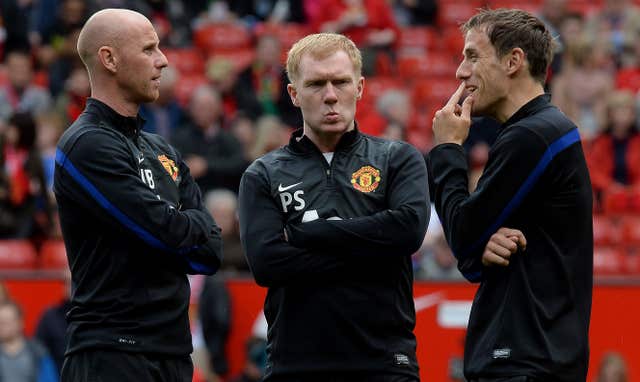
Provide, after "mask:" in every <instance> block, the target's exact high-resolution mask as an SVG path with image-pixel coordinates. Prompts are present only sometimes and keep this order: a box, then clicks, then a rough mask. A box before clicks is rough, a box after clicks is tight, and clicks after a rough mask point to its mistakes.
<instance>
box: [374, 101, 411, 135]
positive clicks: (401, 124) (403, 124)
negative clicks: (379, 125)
mask: <svg viewBox="0 0 640 382" xmlns="http://www.w3.org/2000/svg"><path fill="white" fill-rule="evenodd" d="M376 109H377V111H378V113H380V115H381V116H382V117H383V118H384V127H383V129H382V136H384V137H388V139H392V140H398V141H403V140H406V137H407V130H408V129H409V128H410V126H409V124H410V121H411V112H412V110H411V98H410V97H409V94H407V92H405V91H402V90H390V91H388V92H386V93H384V94H382V95H381V96H380V97H379V98H378V99H377V100H376ZM364 128H365V127H364V126H363V129H364Z"/></svg>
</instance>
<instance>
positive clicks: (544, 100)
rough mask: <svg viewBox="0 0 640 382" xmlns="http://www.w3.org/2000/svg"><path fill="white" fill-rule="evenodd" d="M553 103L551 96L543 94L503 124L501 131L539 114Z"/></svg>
mask: <svg viewBox="0 0 640 382" xmlns="http://www.w3.org/2000/svg"><path fill="white" fill-rule="evenodd" d="M550 102H551V95H550V94H546V93H545V94H541V95H539V96H537V97H535V98H534V99H532V100H531V101H529V102H527V103H526V104H524V105H523V106H522V107H521V108H520V109H518V111H516V112H515V113H514V114H513V115H512V116H511V117H509V119H507V121H506V122H505V123H503V124H502V126H501V127H500V129H504V128H506V127H508V126H511V125H513V124H514V123H516V122H518V121H520V120H521V119H523V118H525V117H528V116H530V115H532V114H535V113H537V112H538V111H540V110H542V109H544V108H545V107H547V106H549V104H550Z"/></svg>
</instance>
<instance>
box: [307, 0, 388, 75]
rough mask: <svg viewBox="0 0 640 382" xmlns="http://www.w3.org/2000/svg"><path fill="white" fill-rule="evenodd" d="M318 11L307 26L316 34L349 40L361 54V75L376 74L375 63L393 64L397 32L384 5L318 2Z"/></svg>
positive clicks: (364, 0)
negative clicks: (329, 34)
mask: <svg viewBox="0 0 640 382" xmlns="http://www.w3.org/2000/svg"><path fill="white" fill-rule="evenodd" d="M318 7H319V8H320V9H321V10H322V11H321V12H318V13H317V14H316V15H315V16H314V19H312V20H310V21H311V24H312V25H313V27H314V28H315V29H316V30H317V31H319V32H332V33H341V34H344V35H346V36H347V37H349V38H350V39H351V40H353V42H354V43H355V44H356V46H357V47H358V48H359V49H360V50H361V51H362V60H363V61H362V74H363V75H365V76H367V75H373V74H380V73H378V72H377V69H378V62H379V60H380V61H382V62H384V60H387V63H389V64H390V62H391V61H393V59H394V54H393V46H394V44H395V42H396V40H397V39H398V35H399V31H398V28H397V26H396V22H395V20H394V18H393V10H392V9H391V7H390V5H389V4H388V2H387V1H385V0H318ZM379 57H381V58H379Z"/></svg>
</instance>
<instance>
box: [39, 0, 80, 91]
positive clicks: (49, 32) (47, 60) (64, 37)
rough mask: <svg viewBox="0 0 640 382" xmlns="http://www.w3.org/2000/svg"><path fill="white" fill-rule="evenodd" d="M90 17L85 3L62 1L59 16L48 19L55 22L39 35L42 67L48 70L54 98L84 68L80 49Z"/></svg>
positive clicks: (74, 0) (72, 0) (69, 0)
mask: <svg viewBox="0 0 640 382" xmlns="http://www.w3.org/2000/svg"><path fill="white" fill-rule="evenodd" d="M87 15H88V7H87V3H86V1H85V0H62V1H60V3H59V5H58V7H57V10H56V14H55V15H48V16H49V17H51V18H53V19H54V20H55V22H53V23H51V25H50V27H49V28H47V29H45V30H43V31H42V34H40V35H39V38H38V40H40V41H39V44H38V45H37V46H36V53H37V56H38V59H39V60H40V62H41V63H42V65H43V66H44V67H46V68H48V74H49V91H50V92H51V94H52V95H53V97H56V96H57V95H58V94H59V93H60V92H61V91H62V90H63V89H64V85H65V80H66V79H67V77H69V75H70V73H71V71H72V70H73V69H74V68H76V67H82V63H81V62H80V59H79V58H78V51H77V49H76V45H77V42H78V34H79V33H80V29H81V28H82V25H83V24H84V22H85V21H86V20H87ZM52 16H53V17H52Z"/></svg>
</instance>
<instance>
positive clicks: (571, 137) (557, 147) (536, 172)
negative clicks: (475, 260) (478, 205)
mask: <svg viewBox="0 0 640 382" xmlns="http://www.w3.org/2000/svg"><path fill="white" fill-rule="evenodd" d="M579 141H580V134H579V133H578V129H571V130H570V131H569V132H568V133H566V134H565V135H563V136H562V137H560V138H559V139H558V140H556V141H555V142H553V143H552V144H551V145H550V146H549V147H548V148H547V150H546V151H545V152H544V154H543V155H542V158H541V159H540V161H539V162H538V164H537V165H536V167H535V168H534V169H533V171H531V174H529V176H528V177H527V179H526V180H525V181H524V183H523V184H522V185H521V186H520V188H519V189H518V191H517V192H516V194H515V195H514V196H513V198H512V199H511V200H510V201H509V203H507V205H506V206H505V208H504V209H503V210H502V212H501V213H500V215H499V216H498V218H497V219H496V221H495V222H494V223H493V224H492V225H491V226H489V228H488V229H487V230H486V231H485V232H484V233H483V234H482V235H481V236H480V238H479V239H478V240H477V241H476V242H475V243H473V244H472V245H471V246H470V247H469V248H468V249H467V250H465V251H462V253H459V254H456V258H458V259H464V258H465V257H467V256H469V254H470V253H472V252H473V251H475V250H477V249H478V247H479V246H481V245H483V244H484V243H485V242H486V241H487V240H489V237H491V235H493V234H494V233H495V232H496V231H497V230H498V228H500V227H501V226H502V224H503V223H504V222H505V220H507V218H508V217H509V216H510V215H511V213H512V212H513V210H515V209H516V208H518V206H520V203H522V200H523V199H524V198H525V197H526V196H527V194H528V193H529V191H531V189H532V188H533V186H535V184H536V182H537V181H538V179H539V178H540V176H541V175H542V174H543V173H544V170H546V168H547V166H549V163H551V161H552V160H553V158H554V157H555V156H556V155H558V153H560V152H562V151H563V150H564V149H566V148H567V147H569V146H571V145H573V144H574V143H576V142H579ZM468 276H469V277H474V276H475V277H474V278H476V279H477V278H478V277H479V275H476V274H475V273H473V274H469V275H468ZM465 277H467V275H466V274H465ZM469 277H467V278H469Z"/></svg>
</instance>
